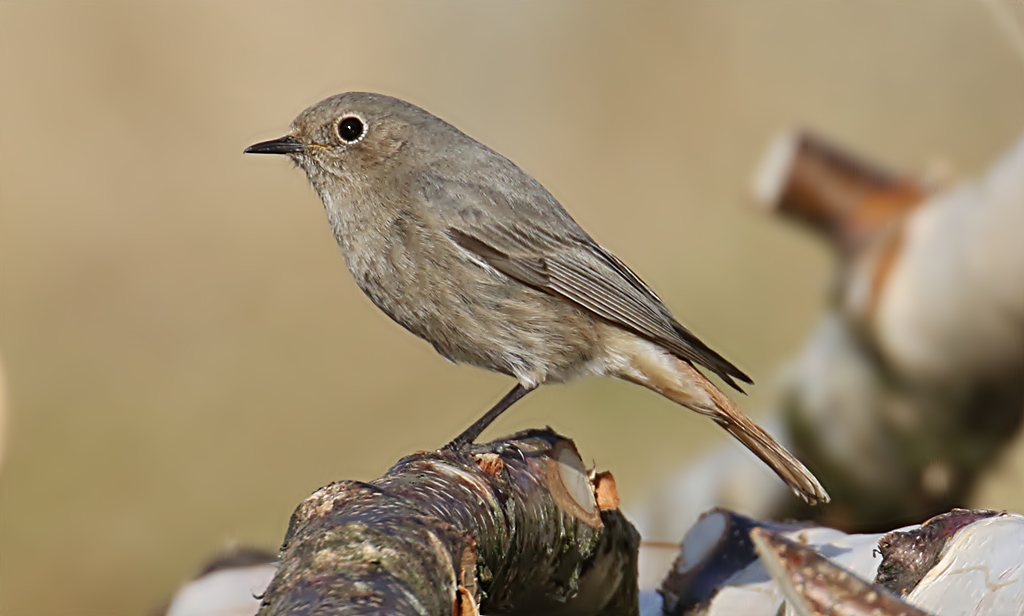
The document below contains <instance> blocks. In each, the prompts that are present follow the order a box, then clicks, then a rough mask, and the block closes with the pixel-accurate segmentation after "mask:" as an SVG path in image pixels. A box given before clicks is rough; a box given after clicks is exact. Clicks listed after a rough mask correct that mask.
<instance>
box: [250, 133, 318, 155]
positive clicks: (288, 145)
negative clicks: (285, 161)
mask: <svg viewBox="0 0 1024 616" xmlns="http://www.w3.org/2000/svg"><path fill="white" fill-rule="evenodd" d="M304 149H306V146H305V145H303V144H302V142H301V141H299V140H298V139H296V138H295V137H291V136H287V137H281V138H280V139H271V140H270V141H261V142H259V143H254V144H252V145H250V146H249V147H247V148H245V153H246V154H294V153H296V152H301V151H302V150H304Z"/></svg>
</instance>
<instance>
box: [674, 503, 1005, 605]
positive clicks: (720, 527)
mask: <svg viewBox="0 0 1024 616" xmlns="http://www.w3.org/2000/svg"><path fill="white" fill-rule="evenodd" d="M1022 542H1024V516H1021V515H1019V514H1008V513H1003V512H996V511H984V510H953V511H950V512H948V513H944V514H942V515H939V516H936V517H935V518H933V519H931V520H928V521H927V522H925V523H924V524H921V525H920V526H915V527H911V528H905V529H900V530H897V531H892V532H888V533H878V534H867V535H847V534H845V533H842V532H839V531H836V530H834V529H830V528H824V527H820V526H814V525H812V524H806V523H803V524H779V523H775V522H763V521H759V520H755V519H751V518H748V517H745V516H742V515H740V514H737V513H735V512H732V511H729V510H725V509H715V510H712V511H709V512H707V513H705V514H704V515H703V516H702V517H701V518H700V520H699V521H698V522H697V523H696V524H695V525H694V526H693V527H692V528H691V529H690V530H689V531H688V532H687V533H686V537H685V538H684V539H683V541H682V544H681V545H680V546H679V550H678V557H677V559H676V561H675V562H674V563H673V565H672V567H671V568H670V569H669V573H668V576H667V577H666V578H665V580H664V582H662V585H661V589H660V591H659V592H660V593H661V595H662V596H663V597H664V603H663V606H662V607H663V610H664V614H666V615H667V616H692V615H694V614H700V615H701V616H732V615H734V614H743V615H744V616H777V615H778V614H781V613H783V609H784V607H785V606H786V605H788V606H790V607H791V608H792V610H793V611H788V610H787V611H786V612H785V613H787V614H799V615H801V616H805V615H809V614H813V615H823V616H832V615H836V616H838V615H844V616H860V615H863V616H869V615H870V616H897V615H905V616H924V615H926V614H929V613H941V614H943V615H944V616H967V615H969V614H1009V613H1016V612H1017V610H1019V609H1020V606H1021V605H1024V576H1022V575H1021V573H1022V572H1024V554H1022V553H1021V550H1020V546H1021V545H1024V543H1022ZM758 557H760V559H759V558H758ZM872 580H873V581H872Z"/></svg>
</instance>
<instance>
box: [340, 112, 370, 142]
mask: <svg viewBox="0 0 1024 616" xmlns="http://www.w3.org/2000/svg"><path fill="white" fill-rule="evenodd" d="M365 133H366V127H365V126H363V121H362V120H360V119H359V118H357V117H355V116H348V117H345V118H342V119H341V122H338V136H339V137H341V140H342V141H344V142H345V143H355V142H356V141H359V140H360V139H362V138H363V134H365Z"/></svg>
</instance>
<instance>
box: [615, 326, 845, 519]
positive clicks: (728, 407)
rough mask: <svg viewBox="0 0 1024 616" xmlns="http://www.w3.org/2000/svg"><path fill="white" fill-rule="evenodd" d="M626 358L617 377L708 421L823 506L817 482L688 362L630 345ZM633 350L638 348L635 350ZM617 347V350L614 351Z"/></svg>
mask: <svg viewBox="0 0 1024 616" xmlns="http://www.w3.org/2000/svg"><path fill="white" fill-rule="evenodd" d="M630 343H631V344H629V345H628V347H631V348H630V349H629V350H630V351H633V352H632V353H630V355H632V357H631V358H630V360H631V361H629V364H630V365H629V366H628V368H627V369H625V370H622V371H621V372H619V373H618V376H619V377H620V378H624V379H626V380H629V381H632V382H634V383H637V384H639V385H643V386H644V387H647V388H648V389H652V390H654V391H656V392H658V393H660V394H661V395H663V396H665V397H666V398H668V399H669V400H672V401H673V402H676V403H678V404H681V405H682V406H685V407H686V408H688V409H690V410H692V411H696V412H697V413H700V414H701V415H705V416H707V417H710V418H711V419H713V420H714V421H715V423H717V424H718V425H720V426H722V427H723V428H725V430H726V432H728V433H729V434H731V435H732V436H733V437H735V438H736V440H738V441H739V442H741V443H743V444H744V445H746V447H747V449H749V450H750V451H752V452H753V453H754V455H756V456H757V457H758V458H761V460H762V461H763V462H764V463H765V464H767V465H768V466H769V467H770V468H771V469H772V470H773V471H775V473H776V474H777V475H778V476H779V477H780V478H782V480H783V481H785V482H786V484H787V485H789V487H790V488H792V489H793V491H794V492H795V493H796V494H797V496H799V497H800V498H802V499H803V500H804V501H806V502H807V503H809V504H811V505H815V504H818V503H827V502H829V500H830V499H829V495H828V492H826V491H825V488H823V487H822V485H821V483H820V482H819V481H818V479H817V478H816V477H815V476H814V475H813V474H812V473H811V471H809V470H807V467H806V466H804V465H803V463H801V462H800V460H797V459H796V457H795V456H793V454H791V453H789V452H788V451H786V448H785V447H783V446H782V445H780V444H779V443H778V441H776V440H775V439H774V438H772V437H771V435H769V434H768V433H767V432H765V431H764V429H763V428H762V427H761V426H759V425H757V424H756V423H754V422H753V420H751V419H750V418H749V417H747V416H746V415H744V414H743V412H742V411H740V410H739V408H737V407H736V405H735V404H734V403H733V402H732V400H730V399H729V398H728V397H726V395H725V394H723V393H722V392H721V391H720V390H719V389H718V388H717V387H715V385H714V384H713V383H712V382H711V381H709V380H708V379H707V378H706V377H705V376H704V375H703V374H701V372H700V371H699V370H697V369H696V368H694V367H693V366H692V365H690V364H689V363H688V362H686V361H684V360H681V359H679V358H677V357H674V356H672V355H669V354H668V353H667V352H664V351H662V350H660V349H658V350H657V351H656V352H652V351H653V349H652V348H651V347H650V346H647V345H646V344H645V345H642V346H641V345H637V344H635V342H634V341H630ZM638 346H639V348H638ZM619 348H623V347H619Z"/></svg>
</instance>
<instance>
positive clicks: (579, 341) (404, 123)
mask: <svg viewBox="0 0 1024 616" xmlns="http://www.w3.org/2000/svg"><path fill="white" fill-rule="evenodd" d="M245 151H246V152H247V153H252V154H286V155H288V156H289V157H290V158H291V159H292V161H294V162H295V163H296V164H297V165H298V166H300V167H302V169H303V170H305V172H306V175H307V176H308V177H309V181H310V182H311V183H312V185H313V187H314V188H315V189H316V191H317V192H318V193H319V194H320V198H321V199H322V200H323V203H324V207H325V209H326V210H327V218H328V220H329V221H330V224H331V228H332V229H333V230H334V237H335V239H336V240H337V241H338V244H339V245H340V246H341V250H342V252H343V253H344V255H345V262H346V263H347V264H348V268H349V270H350V271H351V272H352V275H353V276H354V277H355V280H356V283H357V284H358V285H359V288H361V289H362V290H363V292H364V293H366V295H367V296H368V297H369V298H370V299H371V300H372V301H373V303H374V304H376V305H377V306H378V307H379V308H380V309H381V310H383V311H384V312H385V313H386V314H387V315H388V316H389V317H391V318H392V319H394V320H395V321H397V322H398V323H399V324H400V325H402V326H403V327H405V328H406V329H407V330H409V331H410V332H412V333H413V334H415V335H417V336H419V337H420V338H423V339H424V340H426V341H427V342H429V343H430V344H432V345H433V346H434V348H435V349H436V350H437V352H438V353H440V354H441V355H443V356H444V357H447V358H448V359H450V360H452V361H455V362H465V363H468V364H472V365H475V366H480V367H482V368H486V369H488V370H493V371H496V372H501V373H503V374H507V375H509V376H513V377H515V378H516V379H517V380H518V383H517V384H516V386H515V387H514V388H513V389H512V390H511V391H510V392H509V393H508V394H506V395H505V397H504V398H502V400H501V401H500V402H498V404H497V405H495V406H494V407H493V408H492V409H491V410H490V411H488V412H487V413H486V414H485V415H484V416H483V417H481V418H480V419H479V420H478V421H477V422H476V423H475V424H473V426H471V427H470V428H468V429H467V430H466V431H465V432H464V433H463V434H461V435H460V436H459V437H457V438H456V439H455V440H454V441H453V442H452V443H451V444H450V445H449V446H450V447H458V446H460V445H465V444H467V443H469V442H471V441H473V440H474V439H475V438H476V437H477V436H478V435H479V434H480V432H482V431H483V429H484V428H485V427H487V425H488V424H490V423H491V422H492V421H493V420H494V419H495V418H497V417H498V415H500V414H501V413H502V412H503V411H505V410H506V409H507V408H508V407H510V406H511V405H512V404H514V403H515V402H516V401H517V400H519V399H520V398H522V397H523V396H524V395H526V394H527V393H528V392H530V391H532V390H533V389H535V388H536V387H537V386H538V385H541V384H543V383H562V382H566V381H570V380H572V379H574V378H577V377H581V376H585V375H601V376H615V377H618V378H621V379H625V380H627V381H632V382H634V383H638V384H640V385H643V386H644V387H647V388H648V389H651V390H654V391H656V392H658V393H659V394H661V395H663V396H665V397H667V398H669V399H670V400H672V401H674V402H677V403H679V404H681V405H683V406H685V407H686V408H689V409H691V410H693V411H696V412H698V413H700V414H702V415H706V416H707V417H710V418H711V419H713V420H714V421H715V422H717V423H718V424H719V425H720V426H722V427H723V428H725V430H727V431H728V432H729V434H731V435H733V436H734V437H735V438H737V439H739V440H740V442H742V443H743V444H744V445H746V446H747V447H748V448H749V449H750V450H751V451H752V452H754V454H756V455H757V456H758V457H759V458H761V460H763V461H764V462H765V463H766V464H767V465H768V466H770V467H771V468H772V470H774V471H775V472H776V473H778V475H779V476H780V477H782V479H784V480H785V481H786V483H787V484H789V486H790V487H791V488H792V489H793V490H794V491H795V492H796V493H797V494H798V495H799V496H800V497H802V498H803V499H804V500H806V501H808V502H810V503H815V502H827V501H828V494H826V493H825V490H824V488H822V486H821V484H820V483H819V482H818V481H817V479H815V477H814V475H812V474H811V473H810V471H808V470H807V469H806V468H805V467H804V466H803V464H801V463H800V461H798V460H797V459H796V458H795V457H793V455H792V454H790V453H789V452H788V451H786V450H785V448H783V447H782V446H781V445H779V444H778V443H777V442H776V441H775V440H774V439H773V438H772V437H771V436H769V435H768V433H766V432H765V431H764V430H763V429H761V427H760V426H758V425H757V424H755V423H754V422H753V421H751V420H750V419H749V418H748V417H747V416H746V415H744V414H743V413H742V412H741V411H740V410H739V409H738V408H737V407H736V406H735V405H734V404H733V403H732V401H730V400H729V399H728V398H727V397H726V396H725V395H724V394H723V393H722V392H721V391H719V390H718V388H717V387H715V386H714V385H713V384H712V383H711V382H710V381H709V380H707V378H705V377H704V375H703V374H701V373H700V371H698V370H697V369H696V368H695V365H698V366H702V367H704V368H706V369H708V370H710V371H711V372H713V373H714V374H717V375H718V376H719V377H721V378H722V379H723V380H724V381H725V382H726V383H728V384H729V385H731V386H732V387H735V388H736V389H739V387H738V386H737V385H736V382H735V380H734V379H736V380H740V381H743V382H745V383H751V380H750V379H749V378H748V377H747V375H745V374H744V373H743V372H741V371H740V370H739V369H738V368H736V367H735V366H733V365H732V364H731V363H729V362H728V361H726V360H725V359H724V358H722V357H721V356H720V355H718V354H717V353H716V352H714V351H712V350H711V349H710V348H708V347H707V346H706V345H705V344H704V343H703V342H701V341H700V340H698V339H697V337H696V336H694V335H693V334H692V333H690V331H689V330H687V329H686V328H685V327H683V326H682V325H680V324H679V322H677V321H676V319H675V318H674V317H673V316H672V313H671V312H670V311H669V309H668V308H667V307H666V306H665V304H664V303H663V302H662V301H661V299H660V298H659V297H658V296H657V295H656V294H655V293H654V291H653V290H651V288H650V287H648V286H647V285H646V284H645V283H644V282H643V281H642V280H640V278H639V277H638V276H637V275H636V274H634V273H633V272H632V270H630V269H629V268H628V267H626V265H625V264H624V263H623V262H622V261H620V260H619V259H618V258H617V257H616V256H615V255H613V254H612V253H611V252H609V251H607V250H605V249H604V248H602V247H601V246H600V245H599V244H598V243H597V242H595V241H594V240H593V239H592V238H591V237H590V236H589V235H587V233H586V232H585V231H584V230H583V229H582V228H580V226H579V225H578V224H576V221H574V220H573V219H572V218H571V217H570V216H569V214H568V213H567V212H566V211H565V210H564V209H562V206H561V205H559V203H558V201H556V200H555V198H554V197H553V196H551V193H549V192H548V191H547V190H545V189H544V187H543V186H541V185H540V183H539V182H537V181H536V180H535V179H533V178H532V177H531V176H530V175H529V174H527V173H526V172H524V171H523V170H522V169H520V168H519V167H517V166H516V165H515V164H513V163H512V162H511V161H509V160H508V159H507V158H505V157H504V156H502V155H500V154H498V153H496V152H494V151H493V150H491V149H489V148H488V147H487V146H485V145H483V144H481V143H478V142H477V141H475V140H474V139H472V138H470V137H469V136H467V135H466V134H464V133H463V132H461V131H460V130H458V129H457V128H455V127H454V126H451V125H450V124H448V123H446V122H444V121H443V120H441V119H440V118H437V117H435V116H433V115H431V114H430V113H427V112H426V111H424V110H423V109H420V108H419V107H416V106H415V105H412V104H410V103H407V102H404V101H401V100H398V99H395V98H391V97H388V96H383V95H380V94H369V93H361V92H350V93H347V94H340V95H337V96H332V97H330V98H328V99H325V100H323V101H321V102H319V103H317V104H316V105H313V106H312V107H309V108H308V109H306V110H305V111H303V112H302V113H301V114H300V115H299V116H298V117H297V118H296V119H295V121H294V122H292V130H291V132H290V133H289V134H288V135H287V136H285V137H282V138H280V139H275V140H272V141H265V142H262V143H257V144H255V145H252V146H249V147H248V148H246V150H245Z"/></svg>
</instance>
